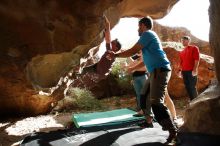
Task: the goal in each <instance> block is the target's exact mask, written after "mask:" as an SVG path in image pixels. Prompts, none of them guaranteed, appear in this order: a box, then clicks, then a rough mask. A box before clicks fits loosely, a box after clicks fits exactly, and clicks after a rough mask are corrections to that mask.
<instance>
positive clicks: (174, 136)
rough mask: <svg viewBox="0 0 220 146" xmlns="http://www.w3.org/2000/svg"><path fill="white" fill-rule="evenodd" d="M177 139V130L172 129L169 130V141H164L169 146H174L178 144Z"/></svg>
mask: <svg viewBox="0 0 220 146" xmlns="http://www.w3.org/2000/svg"><path fill="white" fill-rule="evenodd" d="M176 141H177V131H175V130H172V131H169V137H168V138H167V141H166V142H165V143H164V144H165V145H167V146H173V145H176Z"/></svg>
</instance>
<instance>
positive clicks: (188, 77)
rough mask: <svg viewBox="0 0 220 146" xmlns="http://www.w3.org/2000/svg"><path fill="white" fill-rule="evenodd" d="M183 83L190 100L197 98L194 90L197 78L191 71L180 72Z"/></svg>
mask: <svg viewBox="0 0 220 146" xmlns="http://www.w3.org/2000/svg"><path fill="white" fill-rule="evenodd" d="M182 76H183V81H184V84H185V88H186V91H187V93H188V95H189V98H190V100H193V99H194V98H196V97H197V96H198V92H197V89H196V83H197V76H193V75H192V71H182Z"/></svg>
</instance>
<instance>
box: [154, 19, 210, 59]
mask: <svg viewBox="0 0 220 146" xmlns="http://www.w3.org/2000/svg"><path fill="white" fill-rule="evenodd" d="M154 31H155V32H157V34H158V36H159V37H160V39H161V41H163V42H169V41H171V42H180V43H181V38H182V37H183V36H185V35H187V36H190V37H191V43H192V44H194V45H196V46H198V47H199V50H200V53H203V54H206V55H209V56H213V54H212V52H211V49H210V45H209V42H206V41H203V40H201V39H198V38H197V37H195V36H193V35H192V34H191V32H190V31H189V30H188V29H186V28H184V27H168V26H163V25H161V24H159V23H157V22H156V21H155V22H154Z"/></svg>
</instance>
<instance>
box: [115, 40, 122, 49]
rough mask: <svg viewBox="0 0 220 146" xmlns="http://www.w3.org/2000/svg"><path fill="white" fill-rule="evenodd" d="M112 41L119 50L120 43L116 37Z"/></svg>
mask: <svg viewBox="0 0 220 146" xmlns="http://www.w3.org/2000/svg"><path fill="white" fill-rule="evenodd" d="M114 41H115V43H116V47H117V48H118V50H120V49H121V43H120V42H119V41H118V39H115V40H114Z"/></svg>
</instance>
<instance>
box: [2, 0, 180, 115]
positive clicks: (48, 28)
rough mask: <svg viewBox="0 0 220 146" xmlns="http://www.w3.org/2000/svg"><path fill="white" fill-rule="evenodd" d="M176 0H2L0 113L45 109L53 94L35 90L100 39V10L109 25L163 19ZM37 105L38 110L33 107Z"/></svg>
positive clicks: (54, 78)
mask: <svg viewBox="0 0 220 146" xmlns="http://www.w3.org/2000/svg"><path fill="white" fill-rule="evenodd" d="M177 1H178V0H169V1H167V0H156V1H155V0H96V1H93V0H81V1H74V0H66V1H61V0H48V1H43V0H32V1H25V0H2V1H1V2H0V16H1V22H0V31H1V33H0V42H1V44H0V50H1V54H0V55H1V59H0V62H1V63H0V74H1V79H0V82H1V85H0V91H1V92H0V101H1V102H0V103H1V106H0V112H2V111H6V110H8V111H11V112H12V113H13V111H17V112H21V113H24V112H27V111H28V112H31V113H33V114H39V113H44V112H45V111H48V108H46V106H49V105H50V103H51V102H53V99H51V98H48V97H45V96H41V95H39V94H38V92H35V90H38V89H47V88H50V87H53V86H55V85H56V84H57V82H58V81H59V79H60V77H61V76H62V75H64V74H65V73H66V72H68V71H69V70H70V69H72V68H74V67H75V66H76V65H78V64H79V60H80V58H81V57H82V56H84V55H85V54H86V53H87V52H88V50H89V49H90V48H91V47H93V46H96V45H98V44H100V43H101V42H102V41H103V30H104V26H103V22H104V20H103V15H106V16H107V17H108V18H109V20H110V22H111V27H113V26H114V25H116V24H117V22H118V20H119V19H120V18H122V17H142V16H146V15H149V16H151V17H152V18H155V19H156V18H162V17H164V16H165V15H167V14H168V12H169V11H170V10H171V8H172V7H173V5H174V4H175V3H176V2H177ZM43 99H44V100H43ZM47 99H48V101H47V102H46V101H45V100H47ZM42 103H43V104H42ZM37 104H41V105H42V106H38V107H39V108H40V109H39V108H35V107H34V106H35V105H37ZM24 107H25V108H24Z"/></svg>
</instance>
